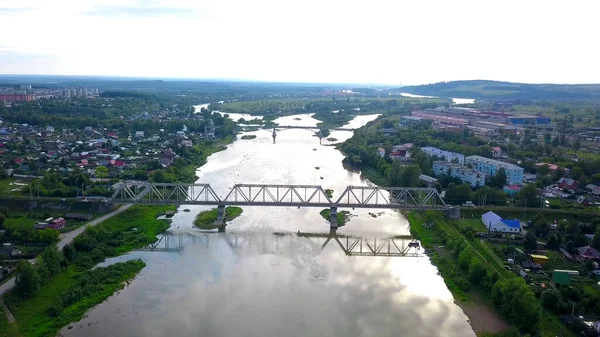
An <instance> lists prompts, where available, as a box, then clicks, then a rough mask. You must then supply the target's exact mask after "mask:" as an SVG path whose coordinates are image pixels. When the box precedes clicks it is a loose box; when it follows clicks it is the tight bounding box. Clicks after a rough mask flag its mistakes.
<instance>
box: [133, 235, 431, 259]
mask: <svg viewBox="0 0 600 337" xmlns="http://www.w3.org/2000/svg"><path fill="white" fill-rule="evenodd" d="M209 237H210V234H204V235H197V234H194V233H172V232H166V233H163V234H161V235H159V236H158V240H157V241H156V242H154V243H153V244H150V245H148V246H146V247H144V248H141V249H139V250H141V251H153V252H154V251H155V252H182V251H183V250H184V248H185V245H186V244H188V243H190V242H191V243H192V244H198V243H203V244H204V245H205V246H208V245H209V244H210V242H211V241H210V239H209ZM212 238H213V239H214V240H218V239H223V240H225V241H226V244H227V245H228V246H229V247H230V248H231V249H232V250H233V252H234V253H236V254H243V253H256V254H286V253H287V252H290V251H298V250H308V251H311V252H312V253H314V254H319V253H320V252H321V251H322V250H324V249H325V247H327V246H331V245H333V246H335V247H339V248H340V250H341V251H343V252H344V255H346V256H383V257H416V256H421V255H420V253H421V246H420V244H419V242H418V241H417V240H415V239H414V238H412V237H410V236H388V237H377V236H368V237H367V236H354V235H340V234H336V233H335V231H332V232H330V233H329V234H327V233H301V232H298V233H280V232H275V233H264V234H263V233H256V234H254V233H229V234H227V235H226V236H224V237H215V236H212Z"/></svg>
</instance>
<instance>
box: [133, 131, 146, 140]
mask: <svg viewBox="0 0 600 337" xmlns="http://www.w3.org/2000/svg"><path fill="white" fill-rule="evenodd" d="M133 137H135V138H137V139H140V138H144V131H136V132H135V134H134V136H133Z"/></svg>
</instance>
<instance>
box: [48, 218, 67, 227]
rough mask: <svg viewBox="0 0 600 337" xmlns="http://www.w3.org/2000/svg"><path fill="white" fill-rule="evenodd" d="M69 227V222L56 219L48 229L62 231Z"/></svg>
mask: <svg viewBox="0 0 600 337" xmlns="http://www.w3.org/2000/svg"><path fill="white" fill-rule="evenodd" d="M66 225H67V221H66V220H65V219H64V218H56V219H54V220H52V221H50V223H49V224H48V225H47V226H46V228H52V229H54V230H61V229H63V228H64V227H65V226H66Z"/></svg>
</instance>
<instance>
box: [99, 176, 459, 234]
mask: <svg viewBox="0 0 600 337" xmlns="http://www.w3.org/2000/svg"><path fill="white" fill-rule="evenodd" d="M113 191H114V193H113V195H112V197H111V198H110V201H111V202H114V203H120V204H151V205H201V206H216V207H217V209H218V217H217V220H216V222H215V225H216V226H218V227H219V228H220V229H223V230H224V226H225V223H224V215H225V207H226V206H280V207H298V208H300V207H318V208H329V209H330V211H331V218H330V219H329V222H330V227H331V228H337V227H338V222H337V210H338V208H352V209H355V208H379V209H399V210H421V211H428V210H433V211H445V212H448V213H449V215H450V216H456V215H457V214H458V212H459V209H458V208H454V207H452V206H449V205H446V203H445V202H444V200H443V199H442V198H441V196H440V194H439V193H438V191H437V190H436V189H435V188H415V187H377V186H348V187H346V188H345V189H344V191H343V192H342V193H341V194H340V196H339V197H338V198H337V199H335V200H334V199H332V198H331V197H329V196H328V193H327V192H328V191H326V190H325V189H323V187H321V186H318V185H261V184H237V185H234V186H233V187H231V188H229V191H228V193H227V194H225V196H224V197H220V196H219V194H218V193H217V192H216V191H215V190H214V189H213V188H212V187H211V186H210V185H209V184H200V183H194V184H185V183H149V182H142V181H125V182H121V183H117V184H115V185H114V186H113ZM329 195H331V194H329Z"/></svg>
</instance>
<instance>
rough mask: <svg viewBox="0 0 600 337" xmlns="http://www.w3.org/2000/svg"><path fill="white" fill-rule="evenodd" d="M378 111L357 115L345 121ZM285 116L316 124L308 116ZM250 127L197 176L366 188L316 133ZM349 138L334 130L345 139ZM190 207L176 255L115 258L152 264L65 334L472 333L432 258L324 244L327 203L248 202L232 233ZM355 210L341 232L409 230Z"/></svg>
mask: <svg viewBox="0 0 600 337" xmlns="http://www.w3.org/2000/svg"><path fill="white" fill-rule="evenodd" d="M375 117H376V116H361V117H357V119H356V120H354V121H352V122H351V123H350V124H351V125H349V127H355V126H361V125H362V123H366V122H367V121H368V120H370V119H374V118H375ZM295 118H300V120H295ZM277 122H278V123H280V124H282V125H306V126H310V125H314V124H316V123H317V121H316V120H314V119H313V118H312V117H311V116H310V115H308V114H307V115H297V116H289V117H283V118H280V119H279V120H278V121H277ZM247 134H254V135H256V136H257V137H256V138H255V139H251V140H242V139H238V140H236V141H235V142H234V143H233V144H231V145H230V146H229V147H228V149H227V150H226V151H223V152H219V153H216V154H213V155H212V156H211V157H209V160H208V163H207V164H206V165H205V166H203V167H201V168H200V169H199V171H198V176H199V177H200V178H199V182H206V183H210V184H211V186H212V187H213V188H214V189H215V190H216V191H217V193H219V194H221V195H222V196H224V195H225V194H226V193H228V191H229V188H230V187H231V186H233V185H234V184H236V183H269V184H307V185H322V186H323V187H324V188H330V189H333V190H334V198H335V197H336V195H339V194H340V193H341V192H342V191H343V189H344V188H345V187H346V186H348V185H365V184H367V182H365V181H361V179H360V177H359V176H358V175H357V174H355V173H351V172H348V171H346V170H344V169H343V168H342V165H341V160H342V158H343V157H342V155H341V154H340V153H339V152H338V151H337V150H335V148H334V147H332V146H320V145H319V140H318V138H317V137H314V136H313V134H314V133H313V132H312V131H309V130H282V131H279V132H278V135H277V140H276V143H275V144H273V140H272V137H271V132H270V131H267V130H260V131H254V132H248V133H247ZM240 136H241V135H240ZM350 136H351V133H350V132H334V133H332V137H335V138H337V139H339V140H341V141H343V140H344V139H347V138H348V137H350ZM315 167H319V169H318V170H317V169H316V168H315ZM321 178H322V179H321ZM183 209H190V212H179V213H177V214H176V215H175V217H174V218H173V223H172V227H171V230H170V233H171V234H172V235H171V236H170V237H169V239H168V240H167V239H163V241H161V245H162V247H164V248H167V247H169V248H173V247H176V249H175V251H166V252H164V251H154V252H132V253H130V254H129V255H126V256H123V257H119V258H116V259H112V260H110V261H107V262H108V263H111V262H114V261H119V260H123V259H128V258H141V259H143V260H144V261H146V263H147V267H146V268H144V270H143V271H142V272H141V274H140V275H139V276H138V277H137V278H136V279H135V280H134V281H133V282H132V283H131V285H130V286H128V287H127V288H125V289H124V290H123V291H121V292H120V293H119V294H117V295H115V296H112V297H111V298H109V299H108V300H107V301H106V302H104V303H102V304H100V305H98V306H97V307H95V308H94V309H92V310H91V311H90V312H89V313H88V316H87V317H86V318H84V319H83V320H82V321H80V322H76V323H73V324H72V325H71V326H72V329H67V328H65V329H63V330H62V331H61V333H62V334H63V335H64V336H81V337H84V336H85V337H93V336H190V337H191V336H203V337H205V336H206V337H210V336H261V337H263V336H303V337H305V336H344V337H354V336H356V337H357V336H369V337H371V336H428V337H429V336H474V334H473V332H472V329H471V327H470V326H469V324H468V323H467V318H466V316H465V315H464V314H463V312H462V310H461V309H460V308H459V307H458V306H456V305H455V304H453V300H452V296H451V294H450V292H449V291H448V289H447V288H446V287H445V285H444V283H443V280H442V279H441V277H440V276H438V275H437V271H436V268H435V267H434V266H432V265H431V264H430V262H429V260H428V258H427V257H426V256H423V255H420V256H419V257H380V256H375V257H373V256H370V257H367V256H348V255H346V252H345V251H344V250H343V249H342V246H343V244H344V243H345V242H346V241H344V240H346V239H343V238H342V239H341V240H340V243H339V244H338V243H337V242H334V241H330V242H329V243H328V244H327V245H326V246H325V247H324V248H322V246H323V244H324V243H325V240H326V233H328V231H329V227H328V224H327V223H326V221H325V220H324V219H322V218H321V217H320V215H319V214H318V212H319V209H316V208H302V209H295V208H277V207H271V208H258V207H246V208H244V213H243V214H242V216H241V217H239V218H237V219H235V220H234V221H232V222H231V223H230V224H229V225H228V227H227V232H226V233H205V232H201V231H199V230H197V229H194V228H193V227H192V221H193V219H194V217H195V216H196V214H197V213H198V212H200V211H201V210H204V209H207V208H206V207H199V206H182V207H181V208H180V210H183ZM351 212H352V214H353V215H354V216H353V217H352V218H351V220H350V222H349V223H348V224H347V225H346V226H344V227H342V228H340V229H339V230H338V234H339V235H353V236H356V237H361V238H364V240H365V241H368V240H384V238H386V237H389V236H391V235H406V234H408V232H409V231H408V223H407V221H406V219H405V218H404V217H403V216H402V215H401V214H399V213H397V212H393V211H384V212H383V214H379V215H378V216H377V217H373V216H372V214H369V212H371V213H379V212H381V210H376V211H373V210H371V211H369V210H351ZM298 231H300V232H302V233H306V232H310V233H324V234H325V235H324V236H322V237H303V236H299V235H297V233H298ZM275 232H277V233H283V235H281V234H280V235H274V234H273V233H275ZM169 240H170V241H169ZM400 241H403V240H400ZM380 242H381V241H380ZM398 244H399V245H402V244H405V242H402V243H398ZM365 249H366V248H365Z"/></svg>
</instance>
